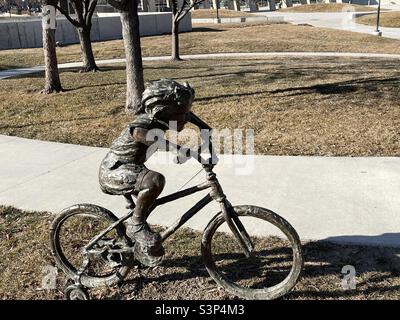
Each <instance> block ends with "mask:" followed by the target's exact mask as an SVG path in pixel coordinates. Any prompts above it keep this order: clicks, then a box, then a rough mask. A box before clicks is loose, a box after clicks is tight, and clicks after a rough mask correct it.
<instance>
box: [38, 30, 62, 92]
mask: <svg viewBox="0 0 400 320" xmlns="http://www.w3.org/2000/svg"><path fill="white" fill-rule="evenodd" d="M55 32H56V31H55V30H54V29H43V51H44V65H45V78H46V80H45V81H46V83H45V87H44V90H43V93H46V94H48V93H53V92H60V91H62V90H63V89H62V87H61V81H60V75H59V73H58V65H57V53H56V36H55Z"/></svg>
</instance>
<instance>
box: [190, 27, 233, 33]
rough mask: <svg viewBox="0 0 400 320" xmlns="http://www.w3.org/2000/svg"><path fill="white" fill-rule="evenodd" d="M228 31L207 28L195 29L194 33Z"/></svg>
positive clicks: (193, 29)
mask: <svg viewBox="0 0 400 320" xmlns="http://www.w3.org/2000/svg"><path fill="white" fill-rule="evenodd" d="M224 31H226V30H221V29H213V28H207V27H193V28H192V32H224Z"/></svg>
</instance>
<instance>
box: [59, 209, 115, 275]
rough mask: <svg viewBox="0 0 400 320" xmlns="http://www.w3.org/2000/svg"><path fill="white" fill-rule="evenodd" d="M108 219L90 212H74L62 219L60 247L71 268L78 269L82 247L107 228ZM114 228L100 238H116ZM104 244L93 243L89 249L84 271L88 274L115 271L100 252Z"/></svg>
mask: <svg viewBox="0 0 400 320" xmlns="http://www.w3.org/2000/svg"><path fill="white" fill-rule="evenodd" d="M108 225H109V221H107V220H106V219H101V218H100V217H98V216H95V215H90V214H85V213H82V214H75V215H73V216H70V217H69V218H68V219H67V220H65V221H64V223H63V225H62V227H61V229H60V249H61V251H62V253H63V254H64V256H65V258H66V260H68V262H69V263H70V266H71V268H72V269H73V270H78V269H79V268H80V267H81V266H82V263H83V261H84V255H83V253H84V252H83V249H84V247H85V246H86V245H87V244H88V243H89V242H90V240H92V239H93V238H94V237H95V236H96V235H98V234H99V233H100V232H101V231H102V230H104V229H105V228H107V227H108ZM117 237H118V235H117V233H116V231H115V230H112V231H110V232H109V233H107V235H106V236H105V237H104V238H103V239H101V240H105V241H106V240H109V239H113V238H117ZM104 249H106V248H105V247H104V246H101V245H95V246H94V248H93V250H89V261H90V262H89V265H88V267H87V269H86V271H85V273H86V274H87V275H88V276H97V277H102V276H108V275H110V274H112V273H113V272H115V270H114V268H113V267H110V265H109V263H108V261H107V259H106V258H107V257H106V254H103V255H102V254H101V253H102V250H104Z"/></svg>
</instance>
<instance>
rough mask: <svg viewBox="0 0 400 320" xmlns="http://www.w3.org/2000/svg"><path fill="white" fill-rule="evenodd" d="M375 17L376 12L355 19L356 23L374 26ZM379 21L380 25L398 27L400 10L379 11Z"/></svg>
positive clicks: (399, 26) (399, 24)
mask: <svg viewBox="0 0 400 320" xmlns="http://www.w3.org/2000/svg"><path fill="white" fill-rule="evenodd" d="M376 19H377V17H376V14H368V15H365V16H362V17H359V18H357V20H356V21H357V23H361V24H367V25H369V26H376ZM379 21H380V22H379V25H380V26H381V27H390V28H400V12H398V11H394V12H385V13H381V15H380V18H379Z"/></svg>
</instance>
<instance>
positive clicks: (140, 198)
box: [129, 171, 165, 242]
mask: <svg viewBox="0 0 400 320" xmlns="http://www.w3.org/2000/svg"><path fill="white" fill-rule="evenodd" d="M138 183H139V185H138V186H137V187H136V190H137V191H138V194H137V199H136V208H135V212H134V214H133V216H132V219H131V221H132V228H131V229H130V230H129V235H130V236H132V237H133V238H134V239H135V240H136V241H139V242H155V241H156V238H157V234H155V233H153V232H152V231H151V230H150V229H149V228H147V223H146V219H147V216H148V211H149V209H150V207H151V206H152V205H153V203H154V201H155V200H156V199H157V197H158V196H159V195H160V193H161V192H162V190H163V189H164V185H165V178H164V176H163V175H162V174H161V173H158V172H155V171H147V173H145V175H144V176H143V178H142V180H141V181H139V182H138Z"/></svg>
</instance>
